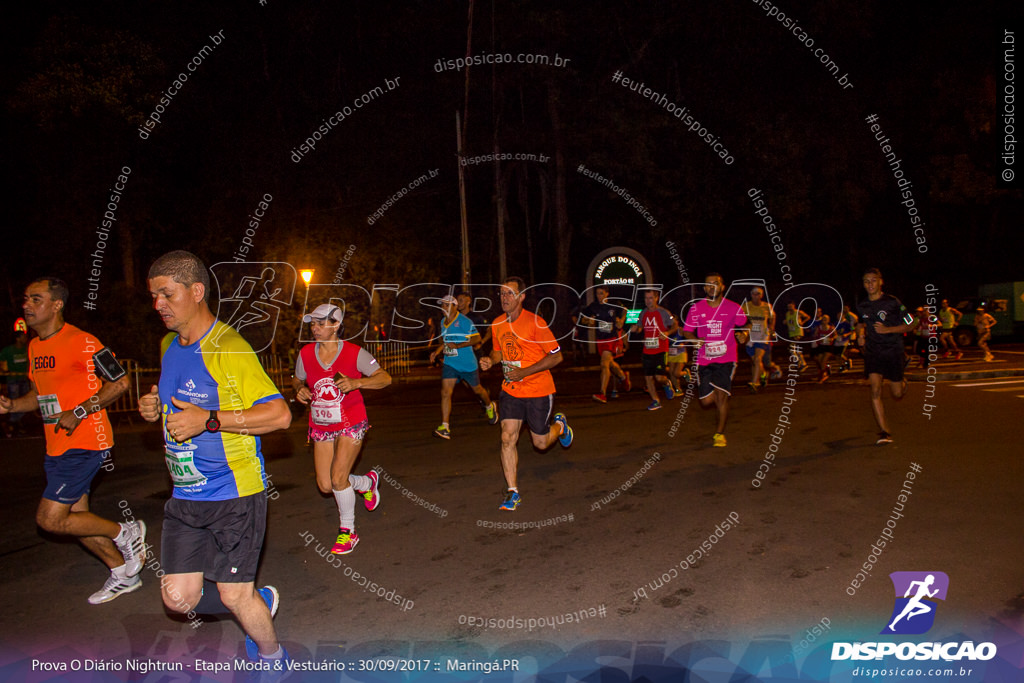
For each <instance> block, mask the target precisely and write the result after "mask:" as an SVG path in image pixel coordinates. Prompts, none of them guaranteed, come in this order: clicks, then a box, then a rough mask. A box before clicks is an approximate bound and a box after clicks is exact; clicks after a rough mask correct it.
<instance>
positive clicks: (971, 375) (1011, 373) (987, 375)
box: [907, 368, 1024, 382]
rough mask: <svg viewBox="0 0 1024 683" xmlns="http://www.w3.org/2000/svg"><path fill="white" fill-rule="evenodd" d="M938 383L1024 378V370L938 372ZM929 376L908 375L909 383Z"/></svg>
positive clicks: (935, 375) (936, 374)
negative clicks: (996, 378) (941, 381)
mask: <svg viewBox="0 0 1024 683" xmlns="http://www.w3.org/2000/svg"><path fill="white" fill-rule="evenodd" d="M931 376H932V377H935V380H936V381H939V380H943V381H946V380H963V379H992V378H994V377H1024V368H1007V369H1005V370H965V371H963V372H936V373H935V374H934V375H931ZM928 377H929V375H928V373H925V372H915V373H913V374H911V373H907V381H908V382H925V381H927V379H928Z"/></svg>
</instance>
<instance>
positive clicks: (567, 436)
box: [554, 413, 572, 448]
mask: <svg viewBox="0 0 1024 683" xmlns="http://www.w3.org/2000/svg"><path fill="white" fill-rule="evenodd" d="M554 420H555V422H557V423H558V424H560V425H562V435H561V436H560V437H558V443H560V444H562V448H568V447H569V446H571V445H572V427H570V426H569V420H567V419H566V417H565V413H555V417H554Z"/></svg>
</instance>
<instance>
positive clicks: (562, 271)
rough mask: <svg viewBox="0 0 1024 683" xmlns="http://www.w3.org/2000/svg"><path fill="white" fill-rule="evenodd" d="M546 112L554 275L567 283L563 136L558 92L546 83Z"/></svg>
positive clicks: (568, 247) (569, 245)
mask: <svg viewBox="0 0 1024 683" xmlns="http://www.w3.org/2000/svg"><path fill="white" fill-rule="evenodd" d="M548 112H549V114H550V116H551V133H552V137H553V139H554V142H555V224H554V226H553V228H554V229H553V230H552V233H553V235H554V238H555V259H556V260H555V263H556V270H555V276H556V278H557V280H558V282H560V283H563V284H569V255H570V254H571V253H572V226H570V225H569V206H568V202H567V200H566V190H565V187H566V178H565V136H564V135H563V134H562V120H561V117H560V116H559V115H558V94H557V92H556V91H555V86H553V85H550V84H549V85H548Z"/></svg>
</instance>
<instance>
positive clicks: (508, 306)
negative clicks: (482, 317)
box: [480, 277, 573, 512]
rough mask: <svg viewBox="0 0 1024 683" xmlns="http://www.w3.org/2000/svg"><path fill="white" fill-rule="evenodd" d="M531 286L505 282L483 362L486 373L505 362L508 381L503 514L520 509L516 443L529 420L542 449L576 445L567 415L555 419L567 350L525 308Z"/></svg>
mask: <svg viewBox="0 0 1024 683" xmlns="http://www.w3.org/2000/svg"><path fill="white" fill-rule="evenodd" d="M525 290H526V283H525V282H523V280H522V278H518V277H510V278H506V279H505V281H504V282H503V283H502V285H501V289H500V290H499V292H498V295H499V297H500V298H501V310H502V311H504V314H503V315H500V316H498V317H497V318H496V319H495V320H494V323H493V324H492V326H491V329H492V331H493V338H492V340H491V345H492V348H491V353H490V355H487V356H482V357H481V358H480V369H481V370H483V371H487V370H489V369H490V368H491V366H492V365H494V364H495V363H501V367H502V370H503V372H504V380H503V381H502V383H501V396H500V397H499V399H498V403H499V406H498V412H499V414H500V415H501V468H502V470H503V471H504V473H505V483H506V484H507V485H508V491H507V493H506V494H505V499H504V501H503V502H502V503H501V505H500V506H499V507H498V509H499V510H506V511H508V512H511V511H513V510H515V509H516V508H517V507H519V503H520V500H521V499H520V497H519V487H518V486H517V482H516V474H517V470H518V466H519V453H518V451H517V450H516V442H518V441H519V431H520V430H521V429H522V427H523V421H524V420H525V421H526V425H527V427H529V428H530V438H531V439H532V440H533V446H534V448H536V449H537V450H545V449H547V448H549V447H551V445H552V444H553V443H555V441H558V442H559V443H560V444H561V445H562V447H563V448H568V447H569V446H570V445H571V444H572V436H573V435H572V428H570V427H569V421H568V420H567V419H566V417H565V415H563V414H562V413H555V414H554V416H552V415H551V409H552V407H553V406H554V399H555V381H554V379H553V378H552V377H551V368H553V367H555V366H556V365H558V364H559V363H561V362H562V352H561V350H560V347H559V346H558V342H557V341H555V336H554V335H553V334H551V330H550V329H548V324H547V323H546V322H544V319H543V318H541V317H540V316H538V315H536V314H535V313H531V312H529V311H524V310H523V300H524V299H525V298H526V294H525Z"/></svg>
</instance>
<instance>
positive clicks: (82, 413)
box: [71, 406, 89, 420]
mask: <svg viewBox="0 0 1024 683" xmlns="http://www.w3.org/2000/svg"><path fill="white" fill-rule="evenodd" d="M71 412H72V414H73V415H74V416H75V417H77V418H78V419H79V420H84V419H85V418H87V417H89V411H88V410H86V409H85V408H83V407H82V406H75V409H74V410H72V411H71Z"/></svg>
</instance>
